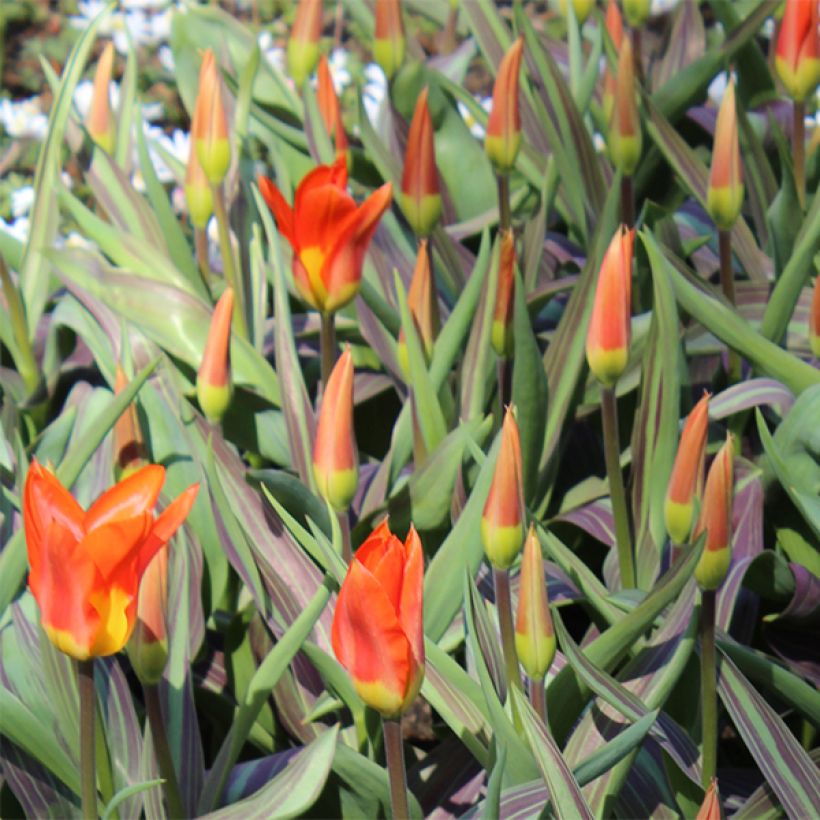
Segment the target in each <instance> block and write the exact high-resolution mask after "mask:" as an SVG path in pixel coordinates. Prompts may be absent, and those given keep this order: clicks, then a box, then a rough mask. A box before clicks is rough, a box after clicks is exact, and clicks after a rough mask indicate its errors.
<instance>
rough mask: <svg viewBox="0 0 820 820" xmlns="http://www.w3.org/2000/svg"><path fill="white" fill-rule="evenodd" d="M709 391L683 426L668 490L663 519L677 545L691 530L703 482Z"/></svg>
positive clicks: (684, 539)
mask: <svg viewBox="0 0 820 820" xmlns="http://www.w3.org/2000/svg"><path fill="white" fill-rule="evenodd" d="M709 398H710V394H709V393H704V394H703V398H701V400H700V401H699V402H698V403H697V404H696V405H695V406H694V408H693V410H692V412H691V413H690V414H689V416H688V417H687V419H686V424H684V425H683V432H682V433H681V437H680V444H679V445H678V453H677V455H676V456H675V463H674V464H673V465H672V474H671V475H670V477H669V488H668V489H667V491H666V503H665V505H664V509H663V512H664V519H665V521H666V531H667V532H668V533H669V537H670V538H671V539H672V542H673V543H675V544H683V543H684V542H685V541H686V539H687V537H688V536H689V531H690V530H691V529H692V518H693V516H694V513H695V495H696V493H697V491H698V489H699V487H700V484H701V473H702V470H703V458H704V455H705V453H706V434H707V427H708V424H709Z"/></svg>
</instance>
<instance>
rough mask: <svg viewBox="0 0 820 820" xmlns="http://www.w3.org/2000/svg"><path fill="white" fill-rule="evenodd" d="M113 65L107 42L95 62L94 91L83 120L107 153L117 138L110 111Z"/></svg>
mask: <svg viewBox="0 0 820 820" xmlns="http://www.w3.org/2000/svg"><path fill="white" fill-rule="evenodd" d="M113 67H114V44H113V43H107V44H106V46H105V48H104V49H103V53H102V54H101V55H100V59H99V60H98V62H97V69H96V71H95V72H94V91H93V92H92V95H91V107H90V108H89V109H88V116H87V117H86V120H85V127H86V130H87V131H88V134H89V136H90V137H91V139H93V140H94V142H95V143H96V144H97V145H99V146H100V148H102V149H103V151H105V152H106V153H108V154H113V153H114V143H115V141H116V138H117V126H116V124H115V122H114V115H113V114H112V113H111V98H110V96H109V86H110V85H111V72H112V70H113Z"/></svg>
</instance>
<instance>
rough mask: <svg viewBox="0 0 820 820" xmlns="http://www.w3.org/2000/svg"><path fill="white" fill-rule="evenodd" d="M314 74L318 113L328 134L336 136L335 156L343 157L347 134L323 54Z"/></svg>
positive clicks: (328, 66) (345, 149)
mask: <svg viewBox="0 0 820 820" xmlns="http://www.w3.org/2000/svg"><path fill="white" fill-rule="evenodd" d="M316 76H317V79H318V84H317V86H316V102H317V104H318V106H319V113H320V114H321V115H322V122H324V124H325V129H326V130H327V133H328V135H329V136H331V137H332V136H334V134H335V136H336V157H337V158H338V157H343V156H345V154H346V151H347V145H348V143H347V134H345V128H344V125H343V124H342V109H341V107H340V106H339V98H338V97H337V96H336V89H335V88H334V87H333V77H332V76H331V74H330V65H329V64H328V62H327V57H325V55H324V54H323V55H322V56H321V58H320V59H319V68H318V69H317V71H316Z"/></svg>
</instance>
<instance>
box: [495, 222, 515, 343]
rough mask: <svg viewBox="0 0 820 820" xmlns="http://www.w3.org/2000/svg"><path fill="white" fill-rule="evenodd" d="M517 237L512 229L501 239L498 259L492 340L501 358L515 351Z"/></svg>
mask: <svg viewBox="0 0 820 820" xmlns="http://www.w3.org/2000/svg"><path fill="white" fill-rule="evenodd" d="M514 296H515V236H514V235H513V232H512V230H511V229H508V230H506V231H505V232H504V234H503V235H502V237H501V250H500V252H499V259H498V284H497V286H496V290H495V309H494V310H493V326H492V330H491V333H490V340H491V342H492V345H493V349H494V350H495V352H496V353H497V354H498V355H499V356H509V355H511V354H512V351H513V339H514V337H513V328H512V323H513V312H514V308H515V303H514V301H513V298H514Z"/></svg>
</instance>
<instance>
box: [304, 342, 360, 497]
mask: <svg viewBox="0 0 820 820" xmlns="http://www.w3.org/2000/svg"><path fill="white" fill-rule="evenodd" d="M313 476H314V478H315V479H316V484H317V486H318V487H319V492H320V493H321V495H322V497H323V498H325V499H327V501H328V502H329V503H330V504H331V506H332V507H333V508H334V509H335V510H336V511H337V512H343V511H344V510H346V509H347V508H348V507H349V506H350V502H351V501H352V500H353V496H354V494H355V493H356V487H357V486H358V483H359V456H358V452H357V450H356V437H355V435H354V433H353V357H352V356H351V355H350V347H346V348H345V351H344V353H342V355H341V356H340V357H339V360H338V361H337V362H336V364H335V365H334V367H333V370H332V372H331V374H330V379H329V380H328V383H327V388H326V389H325V392H324V395H323V396H322V407H321V410H320V411H319V423H318V425H317V427H316V440H315V442H314V444H313Z"/></svg>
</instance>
